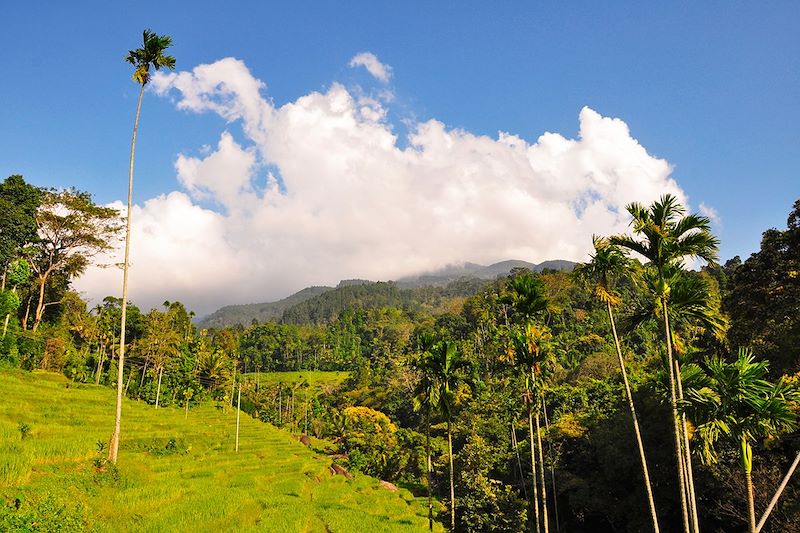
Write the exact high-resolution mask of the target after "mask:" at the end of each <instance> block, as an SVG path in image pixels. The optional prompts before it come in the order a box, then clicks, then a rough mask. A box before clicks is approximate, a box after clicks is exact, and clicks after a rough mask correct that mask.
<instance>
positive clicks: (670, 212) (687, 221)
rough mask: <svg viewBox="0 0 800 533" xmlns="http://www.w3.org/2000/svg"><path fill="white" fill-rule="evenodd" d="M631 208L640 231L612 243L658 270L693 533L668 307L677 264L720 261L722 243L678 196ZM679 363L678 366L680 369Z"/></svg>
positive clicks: (684, 506)
mask: <svg viewBox="0 0 800 533" xmlns="http://www.w3.org/2000/svg"><path fill="white" fill-rule="evenodd" d="M627 210H628V213H630V215H631V217H633V220H632V222H631V225H632V227H633V233H634V235H633V236H631V235H617V236H613V237H611V238H610V243H611V244H614V245H617V246H621V247H623V248H626V249H628V250H631V251H633V252H636V253H638V254H640V255H641V256H643V257H644V258H645V259H647V260H648V261H649V265H650V268H651V269H652V271H653V272H654V279H653V283H652V284H651V288H652V292H653V297H654V299H655V302H656V303H657V304H658V306H659V307H660V308H661V316H662V320H663V324H664V342H665V344H666V348H667V367H668V374H669V389H670V407H671V409H672V418H673V429H674V441H675V460H676V463H677V467H678V468H677V469H678V486H679V487H680V502H681V513H682V518H683V529H684V531H686V532H687V533H688V532H689V531H690V526H689V517H690V515H691V520H692V528H693V529H694V531H695V532H697V531H698V530H699V521H698V519H697V507H696V505H695V503H694V498H692V497H691V495H690V493H691V492H693V491H692V489H691V486H690V481H691V478H690V477H689V472H690V471H691V454H690V453H689V449H688V448H686V449H684V448H685V447H686V442H687V440H688V439H686V437H685V436H683V430H682V422H681V417H680V416H679V414H678V393H677V390H678V386H677V385H676V379H677V380H679V379H680V369H679V366H678V365H677V364H676V363H677V361H676V360H675V358H674V354H673V343H672V329H671V327H670V321H669V318H670V317H669V312H668V307H669V301H670V292H671V289H672V284H673V283H672V282H673V281H674V276H673V275H672V273H674V270H675V268H680V267H681V266H682V263H683V261H684V260H685V259H686V258H700V259H704V260H705V261H708V262H713V261H715V260H716V257H717V248H718V246H719V241H718V240H717V238H716V237H714V236H713V235H712V234H711V221H710V220H709V219H708V218H707V217H703V216H700V215H695V214H689V215H685V213H686V210H685V209H684V207H683V206H682V205H680V204H679V203H678V200H677V198H675V197H674V196H672V195H669V194H667V195H664V196H662V197H661V199H659V200H658V201H656V202H654V203H653V204H652V205H650V206H649V207H645V206H644V205H642V204H640V203H632V204H629V205H628V206H627ZM675 366H678V371H677V372H676V368H675ZM684 465H685V466H686V467H685V466H684ZM687 489H688V490H687Z"/></svg>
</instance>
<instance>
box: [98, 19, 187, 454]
mask: <svg viewBox="0 0 800 533" xmlns="http://www.w3.org/2000/svg"><path fill="white" fill-rule="evenodd" d="M171 45H172V37H170V36H168V35H156V34H155V33H154V32H152V31H150V30H144V32H142V47H141V48H137V49H136V50H131V51H129V52H128V55H127V57H126V58H125V61H127V62H128V63H130V64H131V65H133V66H134V68H135V69H136V70H134V72H133V81H135V82H136V83H138V84H140V85H141V88H140V89H139V101H138V103H137V104H136V118H135V119H134V121H133V137H132V139H131V157H130V165H129V168H128V210H127V211H126V214H127V222H126V226H125V260H124V262H123V264H122V270H123V275H122V277H123V280H122V316H121V324H122V326H121V327H120V331H121V334H120V339H119V377H118V378H117V410H116V416H115V419H114V433H113V434H112V435H111V443H110V446H109V447H108V458H109V460H110V461H111V462H112V463H116V462H117V454H118V453H119V432H120V423H121V419H122V372H123V370H124V364H123V363H124V361H125V318H126V312H127V309H126V306H127V304H128V266H129V256H130V248H131V216H132V210H133V160H134V153H135V152H136V132H137V130H138V128H139V115H140V113H141V111H142V98H143V97H144V87H145V85H147V83H148V82H149V81H150V69H151V68H153V69H155V70H160V69H162V68H168V69H170V70H172V69H174V68H175V58H174V57H172V56H168V55H165V54H164V51H165V50H166V49H167V48H169V47H170V46H171Z"/></svg>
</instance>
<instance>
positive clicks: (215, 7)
mask: <svg viewBox="0 0 800 533" xmlns="http://www.w3.org/2000/svg"><path fill="white" fill-rule="evenodd" d="M0 16H1V17H2V18H3V20H6V21H8V22H9V23H8V24H7V25H6V26H7V27H6V28H4V32H3V33H2V35H0V43H1V44H2V46H3V49H4V50H5V51H6V53H5V54H4V60H3V63H4V71H5V73H6V76H5V80H4V82H3V83H2V84H0V146H1V147H2V149H0V175H2V176H6V175H9V174H14V173H19V174H23V175H24V176H25V177H26V179H28V180H29V181H31V182H33V183H35V184H37V185H43V186H56V187H66V186H75V187H77V188H80V189H83V190H88V191H90V192H92V193H93V194H94V196H95V198H96V200H97V201H99V202H103V203H110V202H114V201H119V200H123V199H124V198H125V195H126V187H127V183H126V177H127V158H128V150H129V144H130V133H131V127H132V120H133V113H134V110H135V109H134V108H135V99H136V96H137V86H136V85H135V84H134V83H133V82H132V81H131V79H130V75H131V69H130V68H129V66H128V65H127V64H125V63H124V62H123V58H124V56H125V54H126V52H127V50H129V49H131V48H135V47H138V46H140V41H141V31H142V29H144V28H145V27H147V28H152V29H153V30H154V31H156V32H158V33H168V34H170V35H171V36H172V37H173V39H174V42H175V45H174V47H173V48H172V49H170V52H171V53H172V55H174V56H175V57H176V58H177V70H176V73H181V74H176V76H182V78H177V77H176V78H163V79H162V80H161V82H160V85H159V87H158V90H149V91H148V93H147V94H146V97H145V103H144V108H143V115H142V123H141V129H140V138H139V144H138V145H137V162H136V176H135V192H134V199H135V203H136V204H137V205H138V206H140V207H142V209H143V211H142V213H141V217H142V225H140V226H139V230H138V231H139V232H140V238H141V239H145V238H146V239H148V240H149V241H150V244H151V246H150V247H149V248H148V247H147V246H144V247H141V245H138V244H136V241H134V271H133V273H132V276H134V278H133V280H132V283H133V284H134V287H136V281H135V280H136V277H135V276H137V274H136V273H135V271H136V268H137V266H138V268H139V270H140V274H138V275H139V280H140V281H139V284H138V287H139V288H138V291H139V292H138V294H137V292H136V290H135V289H134V291H133V298H134V301H137V303H138V301H139V300H141V301H142V302H143V304H144V306H145V307H147V306H149V305H152V304H154V303H155V302H157V301H158V298H159V296H158V295H156V294H155V291H156V290H158V291H162V292H163V291H168V292H175V293H176V294H174V295H173V294H164V295H163V296H161V300H163V299H175V298H176V297H178V298H181V299H185V300H187V301H188V303H189V304H190V305H193V306H194V307H195V308H196V309H197V310H198V311H199V312H201V313H202V312H208V311H211V310H213V308H215V307H218V306H219V305H223V304H228V303H235V302H246V301H259V300H268V299H272V298H276V297H281V296H285V295H287V294H289V293H291V292H293V291H295V290H297V289H299V288H302V286H304V285H305V284H312V283H331V282H335V281H337V279H335V278H337V277H338V276H341V277H356V276H365V277H366V276H373V277H380V278H383V279H387V278H390V277H395V276H397V275H402V274H403V273H405V272H410V271H413V270H415V269H420V268H422V269H424V268H435V267H436V266H437V265H440V264H443V263H446V262H452V261H485V262H491V261H493V260H502V259H508V258H511V257H510V256H507V254H511V253H516V254H518V255H519V256H518V257H514V258H518V259H526V260H532V261H540V260H544V259H554V258H556V257H555V256H552V254H559V253H561V254H563V255H564V256H565V257H563V258H567V259H580V258H581V254H584V253H585V251H586V250H588V248H589V244H590V237H591V233H592V231H595V232H604V231H609V230H613V229H615V228H618V227H619V224H620V222H621V219H616V218H614V216H613V215H614V214H615V212H616V211H618V210H619V208H621V207H622V205H624V204H620V203H621V202H625V201H629V200H630V199H631V198H630V195H628V194H625V192H626V191H627V192H638V193H639V194H640V195H641V196H642V197H641V198H640V200H641V201H643V202H649V201H651V200H652V198H651V197H650V196H653V195H654V194H655V195H657V194H660V193H662V192H668V191H670V190H672V191H673V192H675V193H676V194H679V195H683V197H684V199H685V200H687V201H688V203H689V205H690V206H691V208H692V209H694V210H698V209H701V208H702V209H703V211H704V212H706V213H708V214H712V215H713V214H715V215H716V218H715V222H714V228H715V231H716V233H717V234H718V235H719V237H720V239H721V241H722V247H721V253H720V256H721V258H722V259H723V260H724V259H727V258H730V257H732V256H733V255H741V256H743V257H746V256H747V255H749V254H750V253H751V252H753V251H755V250H757V248H758V243H759V240H760V235H761V232H762V231H764V230H765V229H766V228H768V227H784V226H785V221H786V216H787V214H788V212H789V210H790V208H791V205H792V203H793V202H794V200H796V199H797V198H798V196H800V176H798V171H797V169H798V165H799V164H800V149H798V146H800V105H798V102H797V94H798V93H797V88H798V87H800V59H799V58H800V39H798V38H797V36H796V26H797V22H798V20H799V19H800V4H798V3H796V2H775V3H770V4H769V7H768V8H767V7H763V6H758V5H755V4H752V3H744V2H709V3H704V4H703V5H694V4H689V3H685V4H671V5H669V6H666V5H655V4H644V3H634V2H631V3H624V2H619V3H613V4H612V5H605V4H599V3H592V4H590V3H574V4H572V5H570V6H563V5H557V4H555V3H553V4H541V5H536V6H532V5H529V4H523V3H513V4H512V3H508V4H504V5H499V4H496V3H478V2H467V3H459V4H457V5H456V4H455V3H453V4H447V3H437V4H436V5H431V3H424V2H417V3H403V4H402V5H401V4H397V5H392V6H384V7H376V6H374V5H373V3H367V2H350V3H347V5H345V6H342V5H336V4H333V3H322V2H320V3H313V2H295V3H292V5H291V6H282V7H279V6H269V5H266V4H264V5H262V3H257V2H250V3H247V2H243V3H235V4H234V3H231V5H230V6H228V5H226V6H224V10H223V9H222V8H221V7H220V4H219V3H211V2H192V3H191V4H178V3H171V4H169V5H167V6H163V5H161V4H156V3H148V2H139V3H126V2H120V3H114V4H113V5H112V4H108V3H101V2H97V3H89V2H75V3H70V4H69V5H67V4H63V5H55V6H53V7H50V6H47V7H44V6H35V5H22V4H21V3H10V4H6V5H3V6H2V7H0ZM359 54H361V55H359ZM225 58H232V59H229V60H227V61H228V62H227V63H224V62H221V61H222V60H225ZM359 58H360V59H359ZM372 58H374V59H375V61H376V62H372ZM199 65H207V66H208V67H207V68H206V71H205V72H204V73H202V74H200V75H198V72H197V71H196V68H197V67H198V66H199ZM379 65H380V66H382V67H383V68H384V69H385V70H383V71H381V70H379V68H378V66H379ZM368 67H373V68H372V69H370V68H368ZM376 69H377V70H376ZM226 76H228V78H226ZM231 77H233V78H231ZM234 78H235V79H236V80H238V81H239V82H241V83H244V84H251V85H252V86H253V87H255V94H249V95H246V94H243V93H241V92H236V91H234V92H230V91H228V92H226V91H224V90H223V91H220V83H222V84H223V85H224V84H225V83H232V81H231V80H233V79H234ZM178 80H181V81H180V82H178ZM209 80H214V81H213V83H216V85H215V86H213V87H212V86H206V85H204V83H212V82H211V81H209ZM226 80H227V81H226ZM181 83H183V85H181ZM213 83H212V85H213ZM153 89H156V87H155V83H154V87H153ZM192 91H194V92H192ZM197 91H200V92H201V93H203V94H205V95H206V97H207V98H210V99H211V100H212V101H215V102H217V103H220V104H224V105H229V104H230V101H229V100H230V99H231V98H232V99H233V101H235V102H238V103H239V104H241V105H251V106H253V108H251V110H250V112H241V110H238V111H237V110H232V108H230V107H228V108H225V109H222V108H221V107H220V106H216V107H213V106H212V107H213V108H212V107H209V106H208V105H206V104H203V103H202V102H198V101H193V100H192V95H193V94H194V95H196V94H198V93H197ZM203 91H205V92H203ZM337 98H338V100H337ZM337 106H339V107H337ZM348 106H349V107H348ZM253 109H256V111H253ZM300 111H303V113H300ZM350 112H352V116H349V115H347V113H350ZM301 115H302V117H301ZM257 117H258V118H257ZM298 117H301V118H302V120H305V121H307V125H309V126H310V125H313V127H309V128H308V129H304V128H302V127H301V125H300V124H299V123H298V122H297V121H298V120H300V118H298ZM343 117H344V118H343ZM348 117H349V118H348ZM612 119H619V120H616V121H615V120H612ZM343 120H344V122H342V121H343ZM348 120H349V122H347V121H348ZM345 122H346V124H345ZM623 126H624V127H623ZM326 128H329V129H330V132H329V133H330V135H329V136H325V135H324V134H323V133H324V132H326V131H328V129H326ZM501 132H502V133H501ZM546 132H552V133H553V134H554V135H553V136H551V137H548V136H544V137H542V136H543V134H545V133H546ZM512 137H513V139H512ZM510 139H511V140H510ZM514 139H516V141H515V140H514ZM542 139H550V141H552V142H549V143H548V142H543V141H542ZM305 140H308V142H307V144H308V146H303V147H302V148H303V149H304V150H305V151H302V150H299V149H298V148H297V146H298V144H303V143H304V141H305ZM312 141H313V142H317V144H316V145H313V146H312V145H311V143H312ZM437 143H444V144H442V145H441V146H440V145H439V144H437ZM511 145H514V146H511ZM510 146H511V147H510ZM637 146H638V148H637ZM333 149H335V150H338V152H337V153H338V154H339V156H340V157H338V159H337V158H336V157H334V155H335V154H331V153H330V150H333ZM515 150H516V151H515ZM523 152H524V153H523ZM215 154H216V156H215ZM211 156H215V157H214V158H213V159H209V158H210V157H211ZM342 160H344V161H345V162H346V164H345V165H344V166H342V167H341V168H340V169H339V172H338V173H337V172H335V171H334V170H335V169H336V165H337V162H341V161H342ZM637 168H639V169H644V170H645V171H646V173H648V175H649V177H648V178H647V180H644V182H642V181H639V180H638V179H637V177H636V172H635V170H636V169H637ZM384 173H385V176H384V175H382V174H384ZM273 185H274V186H275V187H277V193H273V192H271V190H272V189H271V187H272V186H273ZM464 191H466V192H464ZM468 193H469V194H472V196H470V195H469V194H468ZM275 194H277V195H275ZM382 195H383V196H387V195H388V196H389V197H390V198H393V199H395V200H396V202H397V203H395V204H392V203H391V202H387V201H385V200H380V201H379V200H376V199H378V198H380V197H381V196H382ZM495 196H496V198H495ZM352 199H357V200H358V202H356V203H354V205H348V202H349V201H351V200H352ZM482 200H485V201H482ZM148 201H151V202H155V203H152V204H151V206H150V208H149V210H148V208H147V207H146V206H147V202H148ZM594 201H599V203H600V204H602V206H603V209H602V210H601V211H602V212H600V211H598V212H597V213H596V214H592V212H591V210H590V209H589V211H588V212H587V209H588V208H589V207H590V206H591V205H592V202H594ZM331 202H337V203H338V204H339V206H338V209H332V208H331V207H330V205H328V204H329V203H331ZM370 204H371V205H373V209H372V210H370V209H369V208H365V207H364V206H365V205H370ZM395 211H396V212H395ZM570 211H571V213H570ZM167 212H169V213H171V215H170V216H171V217H172V218H171V219H168V217H166V216H161V217H159V216H156V214H159V213H160V214H161V215H163V214H164V213H167ZM465 212H466V213H467V214H466V215H465ZM431 213H432V214H431ZM470 213H471V214H470ZM429 215H430V216H429ZM528 215H530V216H531V217H532V218H533V219H534V220H531V221H528V220H526V216H528ZM148 217H149V218H148ZM193 217H195V218H193ZM309 217H311V219H309ZM315 217H316V218H315ZM564 217H566V218H568V219H570V220H571V222H565V221H564V220H565V218H564ZM592 217H594V218H592ZM603 217H605V218H603ZM573 219H574V220H573ZM136 220H137V219H136V217H135V218H134V221H136ZM337 221H341V227H340V226H338V225H337ZM145 222H148V223H149V224H150V225H149V226H147V227H145V225H144V224H145ZM371 222H372V223H375V225H376V226H377V227H379V228H380V229H382V230H383V231H382V234H377V233H376V234H375V235H371V234H370V231H368V229H369V226H370V223H371ZM412 222H414V223H412ZM495 222H496V223H495ZM204 224H205V225H204ZM504 224H505V225H506V226H504ZM166 225H170V227H172V228H173V229H174V230H175V231H174V232H173V233H170V232H168V231H165V230H164V228H165V227H167V226H166ZM509 227H511V228H512V229H509ZM594 227H596V229H594V230H593V229H592V228H594ZM197 228H205V229H204V232H205V233H203V232H199V231H197V235H195V237H194V238H192V236H191V235H190V233H192V232H193V231H195V230H196V229H197ZM148 231H149V233H148ZM331 232H333V233H336V235H331ZM559 232H561V233H563V235H558V236H557V237H556V234H557V233H559ZM506 234H510V236H509V235H506ZM542 235H544V236H546V237H548V238H549V239H543V238H542ZM415 236H416V239H417V241H429V242H426V243H419V242H416V243H415V242H413V241H414V238H415ZM214 238H216V239H217V240H214ZM387 241H388V243H387ZM453 242H458V243H459V244H458V245H456V244H452V243H453ZM498 242H499V244H497V243H498ZM443 243H446V244H447V246H445V245H444V244H443ZM582 243H583V244H582ZM203 244H205V245H206V252H208V247H209V246H212V245H213V246H215V247H216V248H217V249H216V250H212V251H211V252H210V253H212V254H214V253H216V254H221V253H222V252H223V251H224V252H225V254H226V255H227V256H228V260H229V261H231V263H230V264H226V263H218V262H214V261H211V262H208V261H204V260H203V256H202V252H203ZM451 244H452V245H451ZM137 246H140V248H139V250H140V252H139V256H138V265H137V255H136V254H137V252H136V250H137V248H136V247H137ZM145 252H147V253H145ZM182 254H183V255H182ZM559 258H562V257H559ZM160 261H163V262H165V263H159V262H160ZM167 263H171V264H172V266H175V267H176V268H174V272H172V273H171V274H170V272H171V267H167V266H165V265H166V264H167ZM176 263H177V265H176ZM198 263H202V265H198ZM245 263H246V264H248V265H249V266H248V267H247V268H244V267H242V266H241V265H242V264H245ZM308 263H310V264H312V266H313V268H311V267H309V266H308V265H307V264H308ZM145 265H148V266H145ZM178 266H179V267H180V268H177V267H178ZM201 267H202V268H201ZM106 272H107V274H105V275H103V274H97V273H91V272H90V273H89V278H88V279H87V280H82V281H81V282H80V283H83V285H81V284H80V283H79V287H80V288H82V289H83V290H85V291H86V292H87V294H88V295H90V296H93V297H97V296H98V295H99V294H100V293H101V292H102V291H104V290H106V292H107V293H109V294H113V293H115V292H117V289H116V284H117V282H116V281H114V280H113V279H112V277H110V274H109V273H108V271H106ZM231 272H233V273H235V274H236V275H233V274H230V273H231ZM298 272H299V273H298ZM226 273H227V274H226ZM292 273H294V274H296V275H291V274H292ZM228 274H230V275H228ZM156 276H161V277H163V280H162V282H161V283H156V284H154V285H153V283H152V282H153V278H154V277H156ZM254 280H258V282H256V283H254ZM264 280H267V281H264ZM147 284H151V285H153V287H154V288H153V291H152V293H148V292H147V291H146V290H145V285H147ZM201 293H202V294H201ZM151 300H152V301H151Z"/></svg>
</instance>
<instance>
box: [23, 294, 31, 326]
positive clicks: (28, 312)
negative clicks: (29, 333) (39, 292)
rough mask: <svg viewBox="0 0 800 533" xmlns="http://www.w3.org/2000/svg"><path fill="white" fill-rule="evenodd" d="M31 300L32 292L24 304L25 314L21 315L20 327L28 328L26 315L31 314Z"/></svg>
mask: <svg viewBox="0 0 800 533" xmlns="http://www.w3.org/2000/svg"><path fill="white" fill-rule="evenodd" d="M31 300H33V293H32V292H31V294H30V295H29V296H28V301H27V303H26V304H25V315H24V316H23V317H22V329H23V330H27V329H28V317H29V316H30V314H31Z"/></svg>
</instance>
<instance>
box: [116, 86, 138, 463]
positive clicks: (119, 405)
mask: <svg viewBox="0 0 800 533" xmlns="http://www.w3.org/2000/svg"><path fill="white" fill-rule="evenodd" d="M143 96H144V83H143V84H142V88H141V89H140V90H139V102H138V103H137V104H136V119H134V121H133V138H132V139H131V160H130V166H129V168H128V212H127V217H126V218H127V220H126V222H125V262H124V263H123V264H122V316H121V317H120V323H121V324H122V326H121V327H120V332H119V369H118V371H117V412H116V416H115V417H114V433H112V434H111V445H110V446H109V447H108V458H109V460H110V461H111V462H112V463H115V464H116V462H117V455H118V454H119V435H120V426H121V422H122V381H123V379H122V377H123V376H122V373H123V370H124V366H123V363H124V362H125V318H126V311H127V303H128V262H129V258H130V252H131V218H132V217H131V214H132V213H131V211H132V210H133V156H134V152H135V151H136V131H137V130H138V129H139V115H140V114H141V111H142V97H143Z"/></svg>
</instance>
